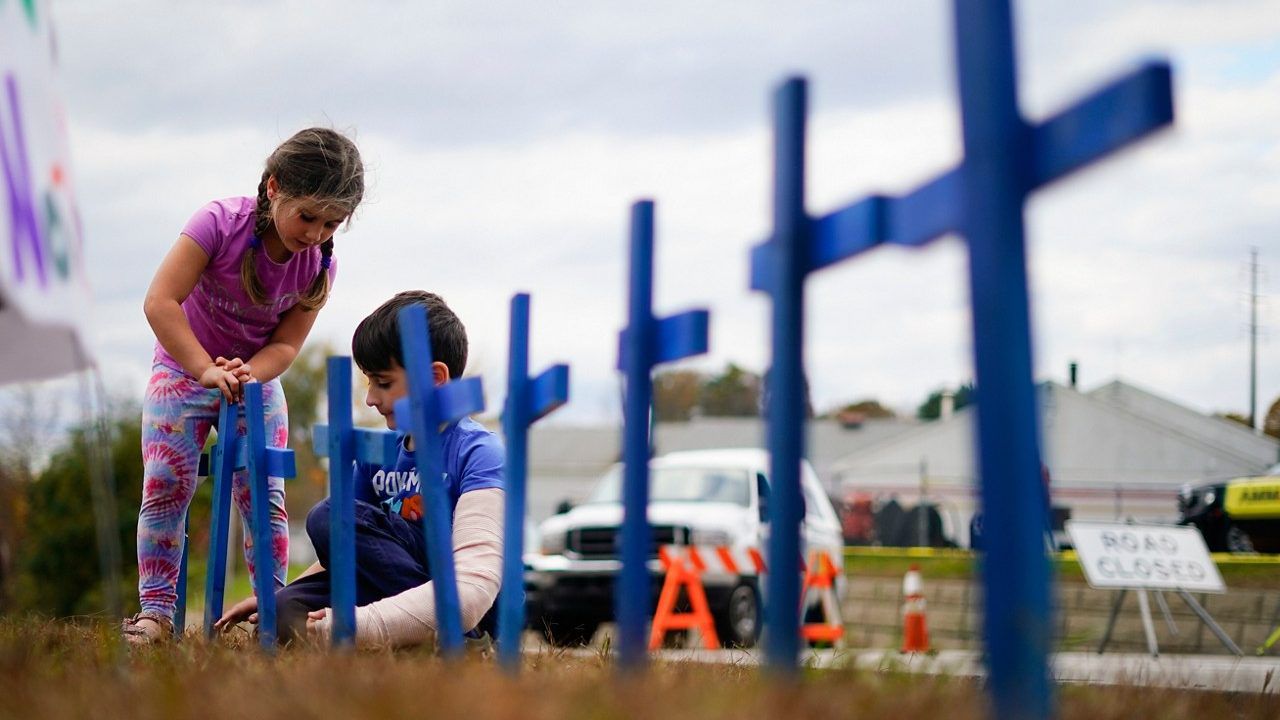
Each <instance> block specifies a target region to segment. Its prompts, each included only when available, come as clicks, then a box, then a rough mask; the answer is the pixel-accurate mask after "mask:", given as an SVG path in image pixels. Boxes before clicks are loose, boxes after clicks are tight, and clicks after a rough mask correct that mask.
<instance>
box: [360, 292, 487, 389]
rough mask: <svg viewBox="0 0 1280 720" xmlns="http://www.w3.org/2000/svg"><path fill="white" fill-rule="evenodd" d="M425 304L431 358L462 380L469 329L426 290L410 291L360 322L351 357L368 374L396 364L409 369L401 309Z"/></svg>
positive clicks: (441, 300)
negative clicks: (402, 340)
mask: <svg viewBox="0 0 1280 720" xmlns="http://www.w3.org/2000/svg"><path fill="white" fill-rule="evenodd" d="M410 305H421V306H422V307H424V308H426V310H427V331H428V332H430V333H431V358H432V359H433V360H435V361H436V362H442V363H444V364H445V367H447V368H449V379H451V380H456V379H457V378H460V377H462V371H463V370H464V369H466V367H467V329H466V328H465V327H463V326H462V321H461V320H459V319H458V316H457V315H454V314H453V311H452V310H450V309H449V306H448V305H446V304H445V302H444V298H441V297H440V296H439V295H436V294H435V293H429V292H426V291H425V290H406V291H405V292H402V293H396V296H395V297H393V298H391V299H390V300H388V301H386V302H384V303H382V306H381V307H379V308H378V309H377V310H374V311H373V313H372V314H370V315H369V317H366V318H365V319H364V320H361V321H360V324H359V325H357V326H356V332H355V334H354V335H353V336H352V337H351V355H352V356H353V357H354V358H355V361H356V364H357V365H359V366H360V369H361V370H364V371H366V372H382V371H385V370H390V369H391V367H392V361H395V363H396V364H397V365H399V366H400V367H405V364H404V353H403V351H402V350H401V349H400V310H401V309H403V308H406V307H409V306H410Z"/></svg>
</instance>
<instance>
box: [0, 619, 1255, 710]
mask: <svg viewBox="0 0 1280 720" xmlns="http://www.w3.org/2000/svg"><path fill="white" fill-rule="evenodd" d="M110 632H111V630H110V629H109V628H106V627H103V626H101V625H91V624H85V623H79V624H77V623H68V622H65V621H55V622H47V621H38V622H28V623H18V622H15V621H13V620H8V621H0V718H6V719H7V718H79V717H94V718H113V717H129V718H136V719H137V720H150V719H152V718H154V719H155V720H161V719H164V720H170V719H176V720H181V719H183V718H227V719H228V720H229V719H230V718H238V717H253V718H264V719H274V718H281V719H283V718H290V719H294V718H321V717H336V718H351V719H353V720H359V719H361V718H387V717H401V716H404V717H408V716H413V717H424V718H425V717H462V718H467V720H488V719H490V718H504V719H505V718H522V719H523V718H532V719H540V718H546V719H548V720H551V719H556V720H559V719H561V718H566V719H570V720H574V719H578V718H581V719H583V720H586V719H592V720H594V719H599V720H604V719H607V718H639V719H650V718H651V719H653V720H659V719H660V720H685V719H688V720H693V719H695V718H696V719H698V720H703V719H705V718H721V717H731V718H748V719H750V718H815V719H816V718H824V719H825V718H842V717H857V718H882V717H887V718H895V719H898V718H902V719H905V718H940V719H941V718H945V719H947V720H952V719H955V720H963V719H965V718H980V717H984V716H985V715H986V712H985V708H986V705H985V698H984V696H983V693H982V689H981V687H980V686H979V685H977V684H976V683H974V682H972V681H968V680H961V679H950V678H933V677H917V676H908V675H902V674H897V673H876V672H865V671H864V672H853V671H806V672H805V673H804V674H803V676H802V677H801V679H800V681H799V682H790V683H789V682H779V681H774V680H771V679H768V678H765V677H763V676H762V675H761V674H760V673H759V671H758V670H756V669H755V668H748V667H724V666H704V665H689V664H680V663H655V664H654V665H653V666H652V667H651V668H650V670H649V672H648V673H646V674H644V675H641V676H627V675H625V674H622V673H619V672H617V671H616V669H615V668H614V667H613V666H612V664H611V662H610V661H609V659H608V658H607V656H605V655H604V654H598V655H595V656H587V657H580V656H569V655H566V654H563V653H556V652H543V653H536V654H531V655H529V656H527V658H526V661H525V665H524V670H523V672H522V673H521V674H520V675H519V676H518V677H515V678H513V677H509V676H507V675H505V674H504V673H502V672H501V671H500V670H499V669H498V668H497V667H496V665H495V663H494V662H493V661H492V660H491V659H488V658H482V657H478V656H477V657H468V658H467V659H466V660H465V661H463V662H460V663H457V664H452V665H450V664H446V663H444V662H442V661H441V660H439V659H438V658H436V657H433V656H431V655H430V654H429V653H426V652H421V651H418V652H362V653H356V654H330V653H327V652H324V651H321V650H318V649H315V648H304V649H298V650H289V651H286V652H282V653H280V654H279V655H278V656H277V657H275V658H268V657H265V656H263V655H262V654H261V653H259V652H258V651H257V649H256V646H253V645H252V644H251V643H250V642H248V640H247V638H245V637H243V636H241V637H238V638H232V639H231V640H229V641H227V642H218V643H212V644H211V643H206V642H204V641H203V640H201V639H199V638H189V639H187V640H186V641H184V642H183V643H181V644H178V645H171V646H166V647H159V648H148V649H143V650H141V651H134V652H132V653H130V652H128V651H127V650H124V649H122V648H121V647H119V646H118V645H117V644H115V643H113V642H112V641H111V635H110ZM1059 701H1060V717H1063V718H1087V720H1107V719H1108V718H1147V717H1151V718H1155V717H1159V718H1174V719H1179V718H1196V719H1197V720H1200V719H1202V718H1275V717H1277V716H1280V701H1278V700H1277V699H1276V698H1275V697H1264V696H1253V695H1247V696H1245V695H1227V694H1217V693H1196V692H1173V691H1165V690H1160V691H1152V690H1143V689H1126V688H1105V687H1104V688H1085V687H1068V688H1063V689H1061V690H1060V693H1059Z"/></svg>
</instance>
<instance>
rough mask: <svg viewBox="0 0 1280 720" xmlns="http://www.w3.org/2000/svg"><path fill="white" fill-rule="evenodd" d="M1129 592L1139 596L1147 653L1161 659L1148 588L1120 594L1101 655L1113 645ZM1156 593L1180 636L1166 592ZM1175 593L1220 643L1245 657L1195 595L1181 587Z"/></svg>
mask: <svg viewBox="0 0 1280 720" xmlns="http://www.w3.org/2000/svg"><path fill="white" fill-rule="evenodd" d="M1129 590H1133V591H1134V592H1135V593H1136V594H1137V596H1138V610H1139V612H1141V613H1142V630H1143V632H1144V633H1145V634H1146V636H1147V651H1148V652H1150V653H1151V656H1152V657H1159V655H1160V648H1159V646H1158V645H1157V644H1156V628H1155V623H1153V622H1152V620H1151V605H1150V603H1149V602H1148V600H1147V591H1146V590H1145V589H1144V588H1123V589H1121V590H1119V591H1117V592H1116V601H1115V603H1113V604H1112V605H1111V616H1110V617H1109V618H1108V619H1107V629H1106V630H1105V631H1104V632H1103V633H1102V642H1101V643H1100V644H1099V645H1098V654H1099V655H1101V654H1102V653H1103V652H1105V651H1106V649H1107V643H1109V642H1111V632H1112V630H1114V629H1115V626H1116V618H1118V617H1119V616H1120V606H1121V605H1122V604H1124V597H1125V595H1126V594H1127V593H1128V592H1129ZM1153 592H1154V594H1155V596H1156V604H1157V605H1159V606H1160V612H1161V613H1162V614H1163V615H1164V620H1165V622H1166V623H1167V624H1168V626H1169V632H1171V633H1172V634H1174V635H1175V636H1176V635H1177V634H1178V628H1177V626H1176V625H1174V623H1173V615H1172V614H1171V613H1170V612H1169V604H1168V603H1167V602H1166V601H1165V599H1164V593H1162V592H1161V591H1159V590H1155V591H1153ZM1175 592H1177V593H1178V597H1181V598H1182V601H1183V602H1185V603H1186V604H1187V607H1189V608H1191V611H1192V612H1194V613H1195V614H1196V616H1197V617H1199V618H1200V622H1203V623H1204V624H1205V627H1207V628H1209V630H1210V632H1212V633H1213V634H1214V635H1215V636H1217V638H1218V640H1220V641H1221V642H1222V644H1223V645H1225V646H1226V648H1227V649H1228V650H1230V651H1231V652H1232V654H1234V655H1236V656H1237V657H1243V656H1244V653H1243V652H1241V650H1240V647H1239V646H1238V645H1236V644H1235V642H1234V641H1233V640H1232V639H1231V636H1230V635H1227V633H1226V631H1225V630H1223V629H1222V626H1221V625H1219V624H1218V623H1217V621H1215V620H1214V619H1213V616H1212V615H1210V614H1209V611H1208V610H1205V609H1204V606H1203V605H1201V604H1200V603H1199V602H1197V601H1196V599H1195V597H1194V596H1192V595H1191V593H1189V592H1187V591H1186V590H1184V589H1182V588H1177V589H1176V590H1175Z"/></svg>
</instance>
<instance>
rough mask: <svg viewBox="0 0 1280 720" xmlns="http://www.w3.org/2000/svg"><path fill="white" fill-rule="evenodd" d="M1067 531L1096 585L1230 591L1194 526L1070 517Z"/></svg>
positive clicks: (1081, 561) (1088, 575) (1088, 574)
mask: <svg viewBox="0 0 1280 720" xmlns="http://www.w3.org/2000/svg"><path fill="white" fill-rule="evenodd" d="M1067 532H1068V533H1070V535H1071V542H1072V544H1074V545H1075V549H1076V554H1077V555H1078V556H1079V559H1080V566H1081V567H1082V568H1084V575H1085V579H1086V580H1088V581H1089V584H1090V585H1091V586H1093V587H1096V588H1108V589H1121V588H1147V589H1152V590H1177V589H1183V590H1190V591H1194V592H1212V593H1221V592H1226V591H1227V587H1226V585H1225V584H1224V583H1223V582H1222V575H1221V573H1219V572H1218V566H1217V565H1214V564H1213V559H1212V558H1210V557H1209V549H1208V548H1206V547H1205V544H1204V538H1203V537H1202V536H1201V535H1200V531H1199V530H1197V529H1195V528H1193V527H1179V526H1175V525H1133V524H1127V523H1107V522H1076V521H1070V522H1068V523H1067Z"/></svg>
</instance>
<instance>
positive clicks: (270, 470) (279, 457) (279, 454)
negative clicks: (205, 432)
mask: <svg viewBox="0 0 1280 720" xmlns="http://www.w3.org/2000/svg"><path fill="white" fill-rule="evenodd" d="M214 447H215V448H216V447H217V446H216V445H215V446H214ZM245 447H246V443H245V441H244V438H236V446H235V450H234V452H235V458H236V461H235V468H234V469H236V470H243V469H245V468H246V467H248V466H249V458H248V456H247V455H246V452H247V451H246V450H245ZM215 452H216V450H215ZM266 458H267V475H268V476H269V477H278V478H293V477H297V475H298V467H297V461H296V458H295V457H294V454H293V451H292V450H290V449H289V448H267V454H266ZM212 469H213V468H212V463H211V462H210V461H209V455H208V454H207V453H205V454H202V455H200V462H199V466H198V467H197V468H196V475H198V476H200V477H208V476H209V473H210V472H211V471H212Z"/></svg>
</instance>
